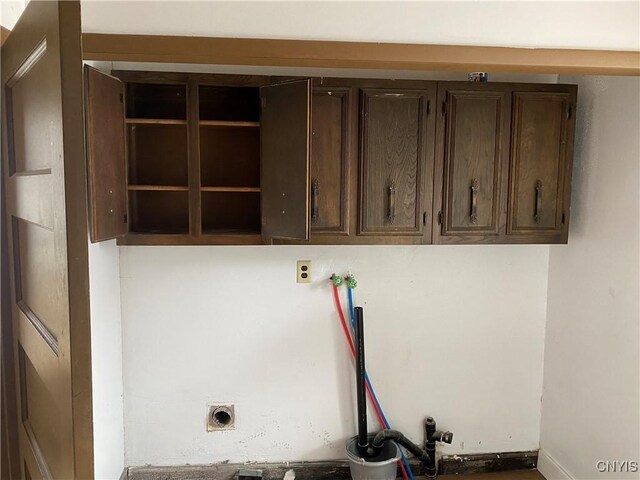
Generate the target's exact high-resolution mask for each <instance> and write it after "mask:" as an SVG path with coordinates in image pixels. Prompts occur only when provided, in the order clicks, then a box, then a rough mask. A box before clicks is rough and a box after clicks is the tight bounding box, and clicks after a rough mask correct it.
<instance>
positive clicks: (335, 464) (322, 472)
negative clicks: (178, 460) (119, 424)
mask: <svg viewBox="0 0 640 480" xmlns="http://www.w3.org/2000/svg"><path fill="white" fill-rule="evenodd" d="M537 460H538V452H537V451H536V450H533V451H527V452H505V453H490V454H486V453H485V454H477V455H452V456H445V457H442V458H441V459H440V461H439V463H438V471H439V473H440V474H461V473H489V472H501V471H508V470H527V469H528V470H531V469H535V468H536V463H537ZM410 464H411V469H412V470H413V472H414V474H415V475H416V476H420V475H424V467H423V465H422V464H420V463H419V462H418V461H416V460H414V459H412V460H411V461H410ZM241 468H249V469H256V470H262V475H263V476H262V478H263V480H282V478H283V477H284V475H285V473H286V472H287V471H288V470H293V471H294V472H295V474H296V480H318V479H319V480H323V479H326V480H350V479H351V474H350V472H349V464H348V462H347V461H346V460H333V461H326V462H289V463H250V464H233V463H219V464H213V465H185V466H175V467H153V466H143V467H129V468H128V475H127V477H126V479H127V480H185V479H189V480H200V479H202V480H204V479H211V478H215V479H216V480H235V479H236V474H237V473H238V470H240V469H241Z"/></svg>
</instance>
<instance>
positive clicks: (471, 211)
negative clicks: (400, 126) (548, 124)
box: [434, 84, 510, 243]
mask: <svg viewBox="0 0 640 480" xmlns="http://www.w3.org/2000/svg"><path fill="white" fill-rule="evenodd" d="M483 87H484V86H482V87H480V88H478V87H474V86H470V87H461V86H460V85H457V86H455V87H453V88H451V89H448V88H447V85H446V84H440V91H439V95H438V103H439V104H441V105H442V112H441V115H439V116H438V121H437V133H436V138H437V139H438V140H437V147H436V177H435V178H436V186H435V187H434V197H435V211H436V215H434V218H435V220H436V222H437V223H439V225H435V224H434V242H435V243H456V242H465V241H469V242H474V243H478V242H483V241H487V242H491V241H495V240H496V239H497V237H498V236H499V235H500V234H504V233H505V232H504V229H505V227H504V224H505V221H506V218H505V215H506V200H507V198H506V197H507V191H506V185H507V173H508V172H507V169H508V159H509V151H508V150H509V149H508V145H509V143H508V142H509V116H510V109H509V106H510V100H509V92H508V91H507V90H506V89H505V88H499V87H497V88H495V89H492V88H491V87H487V88H483Z"/></svg>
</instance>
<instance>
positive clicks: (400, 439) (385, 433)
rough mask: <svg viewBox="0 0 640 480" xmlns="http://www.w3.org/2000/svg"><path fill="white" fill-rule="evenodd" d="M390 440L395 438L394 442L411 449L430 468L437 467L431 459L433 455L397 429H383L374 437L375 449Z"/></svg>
mask: <svg viewBox="0 0 640 480" xmlns="http://www.w3.org/2000/svg"><path fill="white" fill-rule="evenodd" d="M389 440H393V441H394V442H396V443H398V444H400V445H402V446H403V447H404V448H406V449H407V450H409V452H410V453H411V454H412V455H413V456H414V457H416V458H417V459H418V460H420V461H421V462H422V463H424V464H425V465H426V466H427V467H428V468H434V467H435V465H434V463H433V461H432V460H431V457H429V455H428V454H427V452H425V451H424V450H422V449H421V448H420V447H418V446H417V445H416V444H415V443H413V442H412V441H411V440H409V439H408V438H407V437H405V436H404V435H403V434H402V433H400V432H399V431H397V430H381V431H380V432H378V433H377V434H376V436H375V437H374V438H373V443H372V444H371V446H372V447H373V448H374V449H377V448H381V447H382V444H383V443H384V442H386V441H389Z"/></svg>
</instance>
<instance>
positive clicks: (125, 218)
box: [122, 213, 127, 223]
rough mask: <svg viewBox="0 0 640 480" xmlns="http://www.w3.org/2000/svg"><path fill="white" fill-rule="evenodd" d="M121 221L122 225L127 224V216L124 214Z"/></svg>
mask: <svg viewBox="0 0 640 480" xmlns="http://www.w3.org/2000/svg"><path fill="white" fill-rule="evenodd" d="M122 220H123V222H124V223H127V214H126V213H125V214H124V215H123V216H122Z"/></svg>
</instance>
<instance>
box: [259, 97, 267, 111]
mask: <svg viewBox="0 0 640 480" xmlns="http://www.w3.org/2000/svg"><path fill="white" fill-rule="evenodd" d="M260 106H261V107H262V108H263V109H264V108H267V99H266V98H265V97H262V98H260Z"/></svg>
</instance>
